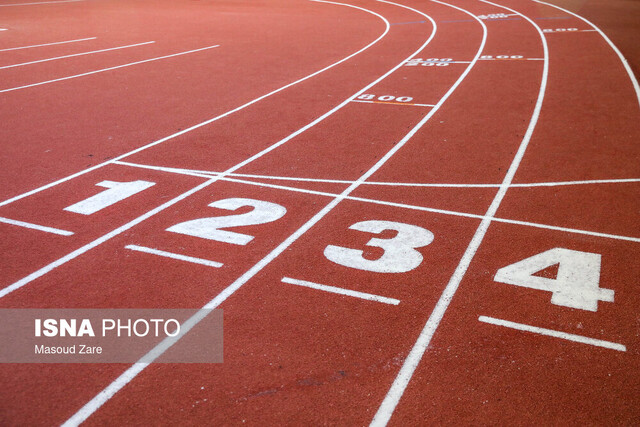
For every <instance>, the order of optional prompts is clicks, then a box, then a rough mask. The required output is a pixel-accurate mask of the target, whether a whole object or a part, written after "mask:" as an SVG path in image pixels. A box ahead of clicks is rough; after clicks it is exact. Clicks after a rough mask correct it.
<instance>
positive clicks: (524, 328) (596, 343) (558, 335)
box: [478, 316, 627, 351]
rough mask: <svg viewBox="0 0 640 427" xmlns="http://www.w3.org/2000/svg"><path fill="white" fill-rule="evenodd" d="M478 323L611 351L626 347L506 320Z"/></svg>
mask: <svg viewBox="0 0 640 427" xmlns="http://www.w3.org/2000/svg"><path fill="white" fill-rule="evenodd" d="M478 320H479V321H480V322H484V323H489V324H491V325H496V326H504V327H505V328H511V329H517V330H519V331H525V332H533V333H534V334H540V335H546V336H549V337H554V338H561V339H563V340H568V341H574V342H578V343H582V344H589V345H593V346H596V347H604V348H608V349H611V350H618V351H627V347H625V346H624V345H622V344H618V343H615V342H611V341H603V340H599V339H595V338H589V337H585V336H582V335H574V334H569V333H567V332H560V331H555V330H553V329H546V328H540V327H537V326H531V325H525V324H524V323H516V322H510V321H508V320H502V319H496V318H494V317H488V316H480V317H478Z"/></svg>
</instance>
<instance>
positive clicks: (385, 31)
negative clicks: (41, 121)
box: [0, 0, 390, 206]
mask: <svg viewBox="0 0 640 427" xmlns="http://www.w3.org/2000/svg"><path fill="white" fill-rule="evenodd" d="M311 1H316V2H323V1H321V0H311ZM324 3H331V2H324ZM334 4H339V3H334ZM346 6H349V7H353V8H354V9H360V10H363V11H365V12H367V13H370V14H372V15H375V16H377V17H378V18H380V19H381V20H382V21H383V22H384V23H385V29H384V31H383V32H382V34H380V36H378V38H376V39H375V40H374V41H372V42H371V43H369V44H368V45H366V46H365V47H363V48H362V49H360V50H358V51H356V52H354V53H352V54H351V55H349V56H346V57H344V58H342V59H340V60H339V61H337V62H334V63H333V64H331V65H328V66H326V67H324V68H322V69H320V70H318V71H316V72H314V73H312V74H309V75H307V76H305V77H303V78H301V79H298V80H296V81H294V82H291V83H289V84H286V85H284V86H282V87H280V88H278V89H276V90H273V91H271V92H269V93H267V94H265V95H262V96H259V97H258V98H255V99H253V100H251V101H249V102H247V103H245V104H242V105H241V106H239V107H236V108H234V109H233V110H229V111H227V112H226V113H223V114H220V115H219V116H216V117H213V118H211V119H209V120H205V121H204V122H201V123H198V124H196V125H193V126H191V127H188V128H186V129H184V130H181V131H179V132H176V133H174V134H172V135H169V136H166V137H164V138H161V139H158V140H156V141H153V142H151V143H149V144H146V145H143V146H142V147H139V148H136V149H135V150H132V151H129V152H127V153H124V154H122V155H120V156H117V157H115V158H113V159H111V160H108V161H106V162H103V163H100V164H97V165H95V166H92V167H90V168H87V169H84V170H82V171H80V172H76V173H74V174H72V175H68V176H66V177H64V178H61V179H59V180H57V181H54V182H51V183H49V184H46V185H43V186H41V187H38V188H36V189H34V190H31V191H27V192H26V193H22V194H19V195H17V196H14V197H12V198H10V199H7V200H4V201H3V202H0V206H5V205H8V204H10V203H13V202H15V201H17V200H20V199H23V198H25V197H29V196H31V195H33V194H36V193H39V192H41V191H44V190H47V189H49V188H51V187H55V186H56V185H59V184H62V183H64V182H67V181H69V180H71V179H74V178H77V177H79V176H82V175H84V174H86V173H89V172H92V171H94V170H96V169H100V168H102V167H105V166H107V165H110V164H111V163H113V162H115V161H117V160H122V159H124V158H126V157H129V156H132V155H134V154H137V153H139V152H141V151H144V150H147V149H149V148H151V147H154V146H156V145H159V144H162V143H163V142H166V141H168V140H170V139H174V138H176V137H178V136H180V135H184V134H185V133H188V132H191V131H193V130H196V129H199V128H201V127H203V126H206V125H209V124H211V123H213V122H215V121H217V120H220V119H222V118H224V117H227V116H229V115H231V114H233V113H236V112H238V111H240V110H243V109H245V108H247V107H249V106H251V105H253V104H255V103H256V102H259V101H262V100H263V99H265V98H268V97H270V96H272V95H275V94H276V93H279V92H282V91H283V90H285V89H288V88H290V87H291V86H294V85H296V84H298V83H302V82H304V81H306V80H308V79H310V78H312V77H315V76H317V75H318V74H320V73H323V72H325V71H327V70H330V69H331V68H333V67H336V66H337V65H340V64H342V63H343V62H345V61H348V60H349V59H351V58H353V57H354V56H356V55H358V54H360V53H362V52H364V51H365V50H367V49H369V48H370V47H372V46H373V45H375V44H376V43H378V42H379V41H380V40H382V39H383V38H384V37H385V36H386V35H387V33H388V32H389V28H390V24H389V22H388V21H387V20H386V19H385V18H384V17H382V16H380V15H379V14H377V13H375V12H372V11H369V10H366V9H363V8H361V7H357V6H351V5H346Z"/></svg>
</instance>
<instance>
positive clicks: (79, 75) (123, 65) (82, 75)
mask: <svg viewBox="0 0 640 427" xmlns="http://www.w3.org/2000/svg"><path fill="white" fill-rule="evenodd" d="M216 47H220V45H218V44H217V45H214V46H207V47H202V48H200V49H193V50H187V51H184V52H178V53H173V54H171V55H164V56H158V57H155V58H150V59H144V60H142V61H136V62H130V63H128V64H122V65H116V66H115V67H109V68H102V69H100V70H95V71H89V72H87V73H82V74H75V75H73V76H67V77H61V78H59V79H52V80H46V81H43V82H38V83H32V84H28V85H24V86H17V87H12V88H9V89H2V90H0V93H4V92H12V91H14V90H19V89H26V88H29V87H35V86H41V85H45V84H49V83H55V82H61V81H63V80H70V79H75V78H77V77H84V76H90V75H92V74H98V73H104V72H105V71H111V70H117V69H119V68H124V67H130V66H132V65H138V64H144V63H146V62H152V61H158V60H160V59H167V58H173V57H176V56H181V55H187V54H189V53H195V52H201V51H203V50H208V49H213V48H216ZM94 168H95V167H94ZM0 206H1V205H0Z"/></svg>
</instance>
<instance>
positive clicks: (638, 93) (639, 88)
mask: <svg viewBox="0 0 640 427" xmlns="http://www.w3.org/2000/svg"><path fill="white" fill-rule="evenodd" d="M531 1H534V2H536V3H540V4H544V5H546V6H551V7H555V8H556V9H559V10H561V11H563V12H565V13H568V14H569V15H573V16H575V17H576V18H578V19H580V20H582V21H584V22H586V23H587V24H588V25H589V26H591V27H592V28H593V29H594V30H596V31H597V32H598V34H600V35H601V36H602V38H603V39H604V40H605V41H606V42H607V44H608V45H609V46H611V49H613V51H614V52H615V53H616V55H618V58H620V61H621V62H622V65H623V66H624V69H625V70H626V71H627V74H628V75H629V79H631V84H632V85H633V88H634V90H635V91H636V97H637V98H638V106H640V85H638V79H637V78H636V76H635V74H633V70H632V69H631V67H630V66H629V62H627V59H626V58H625V57H624V55H623V54H622V52H620V49H618V48H617V47H616V45H615V44H613V42H612V41H611V39H609V37H607V35H606V34H605V33H604V32H603V31H602V30H601V29H600V28H598V27H597V26H596V25H595V24H594V23H593V22H591V21H589V20H588V19H587V18H584V17H582V16H580V15H578V14H577V13H573V12H571V11H570V10H567V9H564V8H562V7H560V6H556V5H555V4H551V3H547V2H544V1H541V0H531Z"/></svg>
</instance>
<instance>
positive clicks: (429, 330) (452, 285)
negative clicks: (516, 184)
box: [371, 0, 549, 426]
mask: <svg viewBox="0 0 640 427" xmlns="http://www.w3.org/2000/svg"><path fill="white" fill-rule="evenodd" d="M432 1H434V2H436V3H441V4H447V3H443V2H441V1H438V0H432ZM480 1H482V2H484V3H487V4H491V5H493V6H496V7H500V8H503V9H506V10H509V11H511V12H513V13H516V14H518V15H519V16H522V17H523V18H524V19H526V20H527V21H529V22H530V23H531V24H532V25H533V26H534V27H535V28H536V29H537V31H538V33H539V35H540V39H541V40H542V46H543V51H544V66H543V71H542V79H541V83H540V90H539V92H538V99H537V101H536V105H535V108H534V111H533V115H532V116H531V120H530V122H529V126H528V128H527V132H526V133H525V135H524V138H523V139H522V142H521V143H520V147H519V148H518V151H517V153H516V155H515V158H514V159H513V161H512V163H511V166H509V170H508V171H507V174H506V176H505V177H504V180H503V181H502V184H501V185H500V189H499V190H498V192H497V194H496V196H495V197H494V199H493V201H492V202H491V205H490V206H489V209H487V212H486V214H485V218H484V219H483V220H482V222H481V223H480V225H479V226H478V228H477V230H476V232H475V233H474V235H473V238H472V239H471V242H470V243H469V246H468V247H467V249H466V250H465V252H464V254H463V255H462V259H461V260H460V263H459V264H458V266H457V267H456V269H455V271H454V273H453V275H452V276H451V278H450V279H449V282H448V283H447V286H446V287H445V289H444V291H443V292H442V295H441V296H440V299H438V302H437V303H436V306H435V308H434V309H433V312H432V313H431V315H430V316H429V319H428V320H427V323H426V324H425V326H424V328H423V329H422V331H421V332H420V335H419V336H418V339H417V341H416V342H415V344H414V345H413V347H412V348H411V351H410V352H409V355H408V356H407V358H406V359H405V361H404V363H403V365H402V367H401V368H400V372H399V373H398V376H397V377H396V379H395V380H394V382H393V384H392V385H391V388H390V389H389V391H388V392H387V395H386V396H385V398H384V400H383V402H382V404H381V405H380V407H379V408H378V412H377V413H376V415H375V416H374V418H373V420H372V421H371V426H385V425H386V424H387V423H388V422H389V420H390V419H391V416H392V415H393V412H394V411H395V408H396V406H397V405H398V403H399V402H400V399H401V398H402V395H403V394H404V391H405V390H406V388H407V386H408V385H409V381H411V378H412V377H413V374H414V372H415V370H416V368H417V367H418V364H419V363H420V360H421V359H422V356H423V355H424V353H425V351H426V350H427V347H428V346H429V343H430V342H431V338H432V337H433V335H434V333H435V331H436V329H437V328H438V326H439V325H440V322H441V321H442V318H443V316H444V314H445V312H446V310H447V308H448V307H449V304H450V303H451V300H452V298H453V296H454V295H455V293H456V291H457V290H458V287H459V285H460V282H461V281H462V278H463V277H464V275H465V273H466V272H467V269H468V268H469V265H470V264H471V260H472V259H473V257H474V256H475V254H476V252H477V250H478V248H479V247H480V244H481V243H482V239H483V238H484V236H485V234H486V232H487V230H488V228H489V225H490V224H491V222H492V220H493V218H494V216H495V214H496V211H497V210H498V207H499V206H500V203H501V202H502V199H503V198H504V196H505V194H506V192H507V189H508V188H509V186H510V185H511V182H512V180H513V177H514V175H515V173H516V170H517V169H518V166H519V165H520V162H521V160H522V157H523V156H524V152H525V151H526V149H527V146H528V145H529V141H530V140H531V135H532V134H533V130H534V128H535V127H536V124H537V122H538V117H539V115H540V110H541V109H542V101H543V100H544V94H545V90H546V86H547V77H548V73H549V51H548V48H547V42H546V39H545V37H544V34H543V33H542V30H541V29H540V27H539V26H538V25H537V24H536V23H535V22H533V21H532V20H531V19H529V18H528V17H526V16H524V15H522V14H521V13H519V12H516V11H515V10H513V9H510V8H508V7H505V6H501V5H498V4H496V3H492V2H490V1H487V0H480ZM449 6H452V5H449ZM452 7H455V8H457V9H460V10H462V11H463V12H465V13H467V14H469V15H471V16H473V18H474V19H476V20H477V21H478V22H480V23H481V25H482V26H483V28H484V29H485V32H486V27H485V25H484V23H482V22H481V21H480V20H479V19H478V18H477V17H476V16H475V15H472V14H471V13H470V12H468V11H465V10H463V9H461V8H458V7H457V6H452Z"/></svg>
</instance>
